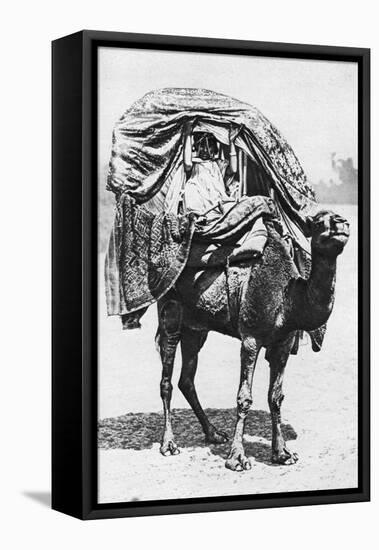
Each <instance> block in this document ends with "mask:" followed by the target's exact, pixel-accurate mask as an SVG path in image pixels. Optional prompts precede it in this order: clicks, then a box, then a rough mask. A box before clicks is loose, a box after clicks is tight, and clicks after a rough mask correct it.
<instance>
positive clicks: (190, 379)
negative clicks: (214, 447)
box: [179, 328, 228, 443]
mask: <svg viewBox="0 0 379 550" xmlns="http://www.w3.org/2000/svg"><path fill="white" fill-rule="evenodd" d="M207 335H208V333H207V332H205V331H199V330H192V329H189V328H183V330H182V336H181V348H182V361H183V363H182V372H181V375H180V380H179V389H180V390H181V392H182V393H183V395H184V397H185V398H186V399H187V401H188V403H189V404H190V405H191V407H192V410H193V412H194V413H195V414H196V416H197V418H198V420H199V422H200V424H201V426H202V428H203V431H204V434H205V440H206V441H207V443H225V442H226V441H227V440H228V437H227V435H226V434H225V433H224V432H222V431H221V430H217V429H216V428H215V426H213V424H211V423H210V421H209V420H208V417H207V415H206V414H205V412H204V410H203V408H202V406H201V405H200V401H199V398H198V396H197V392H196V388H195V374H196V370H197V361H198V355H199V351H200V349H201V348H202V346H203V344H204V342H205V340H206V338H207Z"/></svg>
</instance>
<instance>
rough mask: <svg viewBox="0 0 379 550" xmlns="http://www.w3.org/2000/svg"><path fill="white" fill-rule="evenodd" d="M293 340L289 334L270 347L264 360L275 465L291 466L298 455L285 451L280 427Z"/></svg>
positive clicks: (293, 336)
mask: <svg viewBox="0 0 379 550" xmlns="http://www.w3.org/2000/svg"><path fill="white" fill-rule="evenodd" d="M294 340H295V335H293V334H291V336H289V338H287V340H285V341H284V342H281V343H280V344H277V345H275V346H273V347H271V348H270V349H268V351H267V353H266V359H267V360H268V361H269V363H270V386H269V390H268V404H269V407H270V412H271V423H272V462H274V463H275V464H285V465H291V464H295V462H297V461H298V455H297V454H296V453H294V452H290V451H289V450H288V449H287V447H286V443H285V440H284V437H283V433H282V427H281V421H282V419H281V406H282V401H283V399H284V395H283V389H282V387H283V377H284V370H285V367H286V364H287V361H288V357H289V355H290V353H291V350H292V347H293V344H294Z"/></svg>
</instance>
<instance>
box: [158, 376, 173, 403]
mask: <svg viewBox="0 0 379 550" xmlns="http://www.w3.org/2000/svg"><path fill="white" fill-rule="evenodd" d="M160 389H161V398H162V399H171V395H172V384H171V381H170V380H169V379H168V378H162V380H161V384H160Z"/></svg>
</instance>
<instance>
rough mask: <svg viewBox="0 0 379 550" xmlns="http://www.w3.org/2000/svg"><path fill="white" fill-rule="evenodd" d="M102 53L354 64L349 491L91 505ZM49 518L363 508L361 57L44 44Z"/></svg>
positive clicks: (66, 40)
mask: <svg viewBox="0 0 379 550" xmlns="http://www.w3.org/2000/svg"><path fill="white" fill-rule="evenodd" d="M99 46H113V47H118V48H124V47H127V48H141V49H159V50H172V51H188V52H208V53H222V54H238V55H242V56H245V55H259V56H266V57H271V56H275V57H282V58H298V59H310V60H333V61H354V62H357V63H358V85H359V90H358V109H359V124H358V133H359V136H358V166H359V172H358V176H359V180H358V183H359V185H358V187H359V191H358V196H359V207H358V226H359V245H358V254H359V260H358V261H359V281H358V288H359V319H358V332H359V346H358V354H359V355H358V357H359V376H358V384H359V387H358V406H359V413H358V423H359V437H358V441H359V449H358V455H359V456H358V468H359V476H358V479H359V483H358V488H355V489H341V490H320V491H309V492H298V491H297V492H292V493H275V494H258V495H247V496H236V497H230V496H228V497H212V498H193V499H180V500H165V501H146V502H128V503H120V504H98V503H97V500H96V494H97V267H96V266H97V50H98V48H99ZM52 61H53V67H52V75H53V78H52V92H53V127H52V136H53V147H52V154H53V169H52V179H53V198H52V210H53V227H52V229H53V251H52V255H53V268H52V276H53V329H52V338H53V355H52V376H53V383H52V507H53V508H54V509H55V510H58V511H61V512H64V513H66V514H69V515H72V516H75V517H77V518H81V519H97V518H115V517H123V516H144V515H155V514H177V513H187V512H204V511H217V510H241V509H247V508H267V507H279V506H301V505H310V504H329V503H341V502H359V501H367V500H369V499H370V372H369V369H370V257H369V254H370V252H369V251H370V50H369V49H364V48H345V47H335V46H333V47H332V46H316V45H301V44H282V43H266V42H250V41H240V40H219V39H209V38H193V37H191V38H190V37H178V36H160V35H145V34H129V33H128V34H125V33H118V32H117V33H116V32H102V31H81V32H78V33H76V34H72V35H70V36H66V37H63V38H61V39H58V40H55V41H54V42H53V44H52Z"/></svg>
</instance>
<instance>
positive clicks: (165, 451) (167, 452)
mask: <svg viewBox="0 0 379 550" xmlns="http://www.w3.org/2000/svg"><path fill="white" fill-rule="evenodd" d="M159 450H160V452H161V454H162V455H163V456H174V455H178V454H179V453H180V450H179V448H178V446H177V444H176V443H174V442H173V441H167V442H166V443H162V445H161V447H160V449H159Z"/></svg>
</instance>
